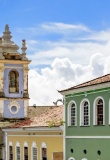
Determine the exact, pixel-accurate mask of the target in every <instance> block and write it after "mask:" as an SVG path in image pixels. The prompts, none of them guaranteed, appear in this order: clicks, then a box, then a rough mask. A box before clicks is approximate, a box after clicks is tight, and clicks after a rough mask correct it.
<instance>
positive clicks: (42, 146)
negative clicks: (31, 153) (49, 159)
mask: <svg viewBox="0 0 110 160" xmlns="http://www.w3.org/2000/svg"><path fill="white" fill-rule="evenodd" d="M42 148H46V149H47V146H46V143H45V142H42V144H41V150H40V155H41V156H40V157H41V158H40V159H41V160H42ZM47 155H48V154H47Z"/></svg>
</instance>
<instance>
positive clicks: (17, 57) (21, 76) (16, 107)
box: [0, 24, 30, 119]
mask: <svg viewBox="0 0 110 160" xmlns="http://www.w3.org/2000/svg"><path fill="white" fill-rule="evenodd" d="M11 38H12V36H11V32H10V30H9V26H8V25H7V24H6V26H5V31H4V32H3V36H2V37H1V38H0V115H2V116H3V118H6V119H24V118H26V117H27V108H28V106H29V94H28V64H29V63H30V61H29V60H28V59H27V57H26V49H27V48H26V41H25V40H22V47H21V50H22V53H21V54H20V53H19V52H18V49H19V47H18V46H17V45H16V44H15V43H14V42H13V41H11Z"/></svg>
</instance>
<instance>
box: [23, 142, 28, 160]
mask: <svg viewBox="0 0 110 160" xmlns="http://www.w3.org/2000/svg"><path fill="white" fill-rule="evenodd" d="M24 160H28V144H27V142H25V143H24Z"/></svg>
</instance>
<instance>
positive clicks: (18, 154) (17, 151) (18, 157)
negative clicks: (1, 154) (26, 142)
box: [16, 146, 20, 160]
mask: <svg viewBox="0 0 110 160" xmlns="http://www.w3.org/2000/svg"><path fill="white" fill-rule="evenodd" d="M16 158H17V160H20V146H16Z"/></svg>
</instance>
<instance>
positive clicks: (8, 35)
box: [3, 24, 12, 42]
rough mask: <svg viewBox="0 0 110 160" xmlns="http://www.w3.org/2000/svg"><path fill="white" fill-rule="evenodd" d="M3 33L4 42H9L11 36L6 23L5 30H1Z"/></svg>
mask: <svg viewBox="0 0 110 160" xmlns="http://www.w3.org/2000/svg"><path fill="white" fill-rule="evenodd" d="M3 34H4V35H3V40H4V42H11V38H12V36H11V32H10V30H9V26H8V24H6V25H5V31H4V32H3Z"/></svg>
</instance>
